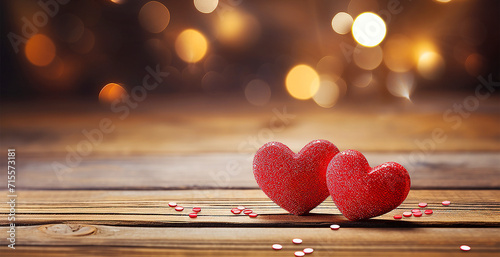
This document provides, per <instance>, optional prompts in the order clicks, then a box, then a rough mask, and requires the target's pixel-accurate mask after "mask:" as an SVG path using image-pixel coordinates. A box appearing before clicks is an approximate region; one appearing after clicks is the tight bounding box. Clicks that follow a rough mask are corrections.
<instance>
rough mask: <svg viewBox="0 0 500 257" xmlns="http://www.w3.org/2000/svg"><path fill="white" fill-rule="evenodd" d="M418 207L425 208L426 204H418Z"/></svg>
mask: <svg viewBox="0 0 500 257" xmlns="http://www.w3.org/2000/svg"><path fill="white" fill-rule="evenodd" d="M418 207H420V208H425V207H427V203H419V204H418Z"/></svg>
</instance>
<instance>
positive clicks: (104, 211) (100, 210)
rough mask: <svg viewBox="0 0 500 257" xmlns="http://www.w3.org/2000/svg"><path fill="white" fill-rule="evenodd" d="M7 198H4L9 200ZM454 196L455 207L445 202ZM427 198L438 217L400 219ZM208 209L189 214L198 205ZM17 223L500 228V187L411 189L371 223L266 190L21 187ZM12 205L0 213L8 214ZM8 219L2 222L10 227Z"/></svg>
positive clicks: (1, 208)
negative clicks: (306, 210)
mask: <svg viewBox="0 0 500 257" xmlns="http://www.w3.org/2000/svg"><path fill="white" fill-rule="evenodd" d="M5 197H6V196H3V197H1V198H0V201H5V202H6V201H7V199H6V198H5ZM443 200H449V201H451V202H452V204H451V205H450V206H443V205H442V204H441V202H442V201H443ZM169 201H176V202H177V203H178V204H179V205H182V206H184V207H185V209H184V211H182V212H177V211H175V210H174V209H173V208H170V207H168V206H167V203H168V202H169ZM419 202H427V203H428V207H427V208H429V209H433V210H434V214H432V215H425V214H424V215H423V216H422V217H411V218H403V220H394V219H393V218H392V216H393V215H395V214H401V213H402V212H403V211H409V210H411V209H414V208H418V207H417V205H418V203H419ZM238 205H244V206H246V207H247V208H251V209H252V210H254V211H255V212H256V213H258V214H259V216H258V217H257V218H250V217H248V216H246V215H243V214H240V215H234V214H232V213H231V212H230V210H231V208H234V207H236V206H238ZM195 206H196V207H201V208H202V211H201V212H200V213H199V216H198V217H197V218H195V219H191V218H189V217H188V214H189V213H190V211H191V208H192V207H195ZM16 207H17V209H16V211H17V215H16V223H17V224H19V225H33V224H51V223H89V224H99V225H121V226H162V227H323V226H325V225H328V224H331V223H338V224H341V225H342V226H348V227H500V218H499V217H500V215H499V214H500V190H411V191H410V194H409V196H408V198H407V199H406V200H405V201H404V202H403V204H402V205H401V206H399V207H398V208H397V209H395V210H393V211H391V212H389V213H387V214H385V215H382V216H379V217H376V218H373V219H371V220H368V221H358V222H350V221H347V220H346V219H345V218H344V217H343V216H342V215H341V214H340V212H339V211H338V209H337V208H336V207H335V205H334V204H333V202H332V201H331V199H330V198H328V199H327V200H325V202H323V203H322V204H321V205H319V206H318V207H317V208H315V209H314V210H313V211H312V212H311V214H310V215H306V216H300V217H297V216H294V215H289V214H287V213H286V211H284V210H282V209H281V208H280V207H279V206H277V205H276V204H274V203H273V202H272V201H270V200H269V198H267V196H266V195H265V194H264V193H263V192H262V191H260V190H166V191H94V190H92V191H83V190H79V191H19V192H18V198H17V206H16ZM8 211H9V210H8V208H7V206H6V205H4V206H0V213H5V214H7V213H8ZM7 224H8V222H7V221H6V220H2V221H0V225H4V226H5V225H7Z"/></svg>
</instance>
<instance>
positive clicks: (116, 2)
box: [109, 0, 124, 4]
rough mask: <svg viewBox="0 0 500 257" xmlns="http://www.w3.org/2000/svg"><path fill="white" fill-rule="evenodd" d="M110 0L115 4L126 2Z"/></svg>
mask: <svg viewBox="0 0 500 257" xmlns="http://www.w3.org/2000/svg"><path fill="white" fill-rule="evenodd" d="M109 1H111V2H112V3H115V4H122V3H123V2H124V0H109Z"/></svg>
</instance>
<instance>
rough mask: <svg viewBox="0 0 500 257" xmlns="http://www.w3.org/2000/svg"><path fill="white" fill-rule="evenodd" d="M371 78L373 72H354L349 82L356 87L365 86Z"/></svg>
mask: <svg viewBox="0 0 500 257" xmlns="http://www.w3.org/2000/svg"><path fill="white" fill-rule="evenodd" d="M372 80H373V74H372V72H371V71H365V72H360V73H356V76H354V77H352V79H351V83H352V84H353V85H354V86H356V87H361V88H363V87H367V86H369V85H370V83H371V82H372Z"/></svg>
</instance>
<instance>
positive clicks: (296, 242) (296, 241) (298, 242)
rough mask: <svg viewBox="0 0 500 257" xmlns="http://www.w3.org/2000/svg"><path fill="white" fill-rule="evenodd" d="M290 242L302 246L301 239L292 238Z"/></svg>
mask: <svg viewBox="0 0 500 257" xmlns="http://www.w3.org/2000/svg"><path fill="white" fill-rule="evenodd" d="M292 242H293V243H294V244H296V245H298V244H302V239H300V238H294V239H293V240H292Z"/></svg>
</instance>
